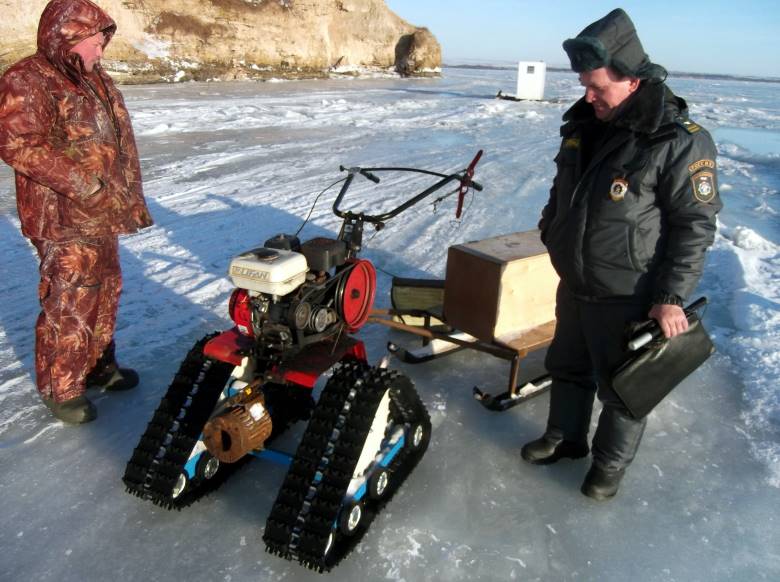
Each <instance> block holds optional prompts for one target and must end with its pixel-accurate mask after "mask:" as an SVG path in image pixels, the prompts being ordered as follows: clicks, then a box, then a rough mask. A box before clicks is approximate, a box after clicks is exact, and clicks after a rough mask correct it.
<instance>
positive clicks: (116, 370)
mask: <svg viewBox="0 0 780 582" xmlns="http://www.w3.org/2000/svg"><path fill="white" fill-rule="evenodd" d="M115 350H116V344H115V343H114V342H113V341H112V342H111V343H110V344H108V346H107V347H106V349H105V350H104V351H103V354H102V355H101V356H100V359H99V360H98V361H97V363H96V364H95V367H94V368H92V371H91V372H90V373H89V374H87V378H86V383H87V389H93V388H103V389H105V390H110V391H120V390H130V389H131V388H135V387H136V386H138V373H137V372H136V371H135V370H132V369H130V368H120V367H119V366H118V365H117V363H116V352H115Z"/></svg>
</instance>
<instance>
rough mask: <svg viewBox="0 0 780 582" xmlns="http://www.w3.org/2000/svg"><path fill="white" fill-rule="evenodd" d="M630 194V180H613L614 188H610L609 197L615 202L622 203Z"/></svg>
mask: <svg viewBox="0 0 780 582" xmlns="http://www.w3.org/2000/svg"><path fill="white" fill-rule="evenodd" d="M626 192H628V180H626V179H625V178H615V179H614V180H612V186H610V187H609V197H610V198H612V201H613V202H620V201H621V200H623V198H625V197H626Z"/></svg>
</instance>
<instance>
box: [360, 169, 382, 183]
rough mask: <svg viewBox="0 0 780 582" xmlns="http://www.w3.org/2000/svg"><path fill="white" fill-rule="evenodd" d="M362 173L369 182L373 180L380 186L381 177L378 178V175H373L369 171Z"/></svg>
mask: <svg viewBox="0 0 780 582" xmlns="http://www.w3.org/2000/svg"><path fill="white" fill-rule="evenodd" d="M360 173H361V174H363V175H364V176H365V177H366V178H368V179H369V180H371V181H372V182H373V183H374V184H379V177H378V176H376V174H372V173H371V172H369V171H368V170H360Z"/></svg>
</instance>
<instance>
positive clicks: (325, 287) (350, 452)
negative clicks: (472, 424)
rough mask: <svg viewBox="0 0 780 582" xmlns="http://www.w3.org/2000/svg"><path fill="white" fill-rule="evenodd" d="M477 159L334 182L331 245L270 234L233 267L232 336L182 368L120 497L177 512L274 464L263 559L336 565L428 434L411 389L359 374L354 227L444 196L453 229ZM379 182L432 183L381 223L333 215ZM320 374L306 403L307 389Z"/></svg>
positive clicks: (212, 339)
mask: <svg viewBox="0 0 780 582" xmlns="http://www.w3.org/2000/svg"><path fill="white" fill-rule="evenodd" d="M481 153H482V152H481V151H480V152H479V153H478V154H477V156H476V157H475V159H474V160H473V161H472V163H471V164H470V165H469V166H468V167H467V168H466V169H464V170H461V171H458V172H455V173H451V174H442V173H438V172H431V171H427V170H419V169H414V168H341V169H342V171H346V172H347V176H346V178H344V179H342V180H340V181H339V182H342V183H343V185H342V187H341V190H340V192H339V194H338V196H337V198H336V200H335V202H334V204H333V211H334V213H335V214H336V215H337V216H339V217H340V218H342V219H343V224H342V227H341V230H340V232H339V234H338V237H337V238H335V239H330V238H323V237H319V238H315V239H312V240H308V241H306V242H304V243H301V242H300V241H299V239H298V237H297V236H295V235H286V234H281V235H277V236H275V237H272V238H271V239H269V240H268V241H266V243H265V244H264V245H263V246H262V247H259V248H255V249H252V250H250V251H248V252H246V253H243V254H241V255H239V256H238V257H235V258H234V259H233V260H232V261H231V263H230V267H229V275H230V277H231V279H232V281H233V283H234V284H235V285H236V289H235V291H234V292H233V293H232V295H231V298H230V302H229V312H230V317H231V319H232V320H233V322H234V323H235V326H234V327H233V328H231V329H230V330H228V331H225V332H222V333H215V334H212V335H209V336H206V337H205V338H203V339H201V340H200V341H198V342H197V343H196V344H195V345H194V347H193V348H192V349H191V350H190V352H189V353H188V354H187V356H186V358H185V359H184V361H183V362H182V364H181V367H180V368H179V371H178V372H177V373H176V375H175V377H174V379H173V382H172V383H171V385H170V387H169V388H168V391H167V393H166V394H165V396H164V397H163V398H162V401H161V402H160V405H159V407H158V408H157V410H156V411H155V413H154V416H153V418H152V419H151V421H150V422H149V425H148V426H147V428H146V431H145V432H144V434H143V436H142V437H141V440H140V442H139V444H138V446H137V447H136V449H135V451H134V452H133V455H132V458H131V459H130V461H129V462H128V464H127V468H126V471H125V474H124V478H123V480H124V482H125V484H126V486H127V489H128V491H129V492H131V493H133V494H135V495H137V496H139V497H142V498H144V499H148V500H150V501H152V502H154V503H156V504H157V505H160V506H163V507H166V508H177V509H179V508H182V507H185V506H187V505H189V504H191V503H192V502H193V501H195V500H197V499H198V498H200V497H202V496H203V495H204V494H206V493H208V492H210V491H212V490H213V489H215V488H216V487H217V486H219V485H220V484H221V483H222V482H224V481H225V479H227V478H228V477H229V476H230V475H231V474H232V473H233V472H234V471H235V470H236V469H237V468H238V467H239V466H241V465H242V464H243V463H245V462H246V461H248V460H249V459H251V458H253V457H260V458H265V459H270V460H275V461H279V462H282V463H285V464H288V465H289V470H288V472H287V475H286V477H285V479H284V482H283V483H282V485H281V488H280V489H279V493H278V495H277V498H276V502H275V503H274V505H273V507H272V509H271V513H270V515H269V517H268V519H267V522H266V527H265V532H264V535H263V540H264V541H265V544H266V549H267V550H268V551H270V552H272V553H274V554H277V555H279V556H282V557H284V558H287V559H291V560H297V561H299V562H301V563H302V564H304V565H306V566H308V567H310V568H312V569H315V570H318V571H326V570H329V569H330V568H332V567H333V566H334V565H335V564H336V563H337V562H338V561H339V560H340V559H341V558H342V557H343V556H344V555H346V554H347V553H348V552H349V551H350V550H351V549H352V548H353V547H354V546H355V544H356V543H357V542H358V541H359V539H360V538H361V536H362V535H363V533H364V532H365V531H366V529H367V528H368V526H369V524H370V522H371V520H372V519H373V516H374V515H375V514H376V513H377V512H378V511H379V510H380V509H381V508H382V506H383V505H384V504H385V503H386V502H387V501H388V500H389V499H390V497H391V496H392V495H393V493H394V492H395V491H396V490H397V489H398V488H399V486H400V485H401V484H402V483H403V481H404V480H405V479H406V478H407V476H408V475H409V473H410V472H411V470H412V469H413V468H414V466H415V465H416V464H417V462H418V461H419V460H420V458H421V457H422V455H423V453H424V452H425V450H426V448H427V446H428V441H429V439H430V431H431V424H430V419H429V416H428V413H427V411H426V409H425V406H424V405H423V403H422V401H421V400H420V398H419V396H418V394H417V392H416V390H415V388H414V385H413V384H412V382H411V381H410V380H409V379H408V378H406V377H404V376H403V375H401V374H399V373H398V372H395V371H391V370H389V369H387V368H386V365H379V366H371V365H370V364H369V363H368V359H367V356H366V350H365V347H364V345H363V343H362V342H361V341H360V340H359V339H356V338H355V337H353V336H352V334H354V333H355V332H357V331H358V330H359V329H360V328H361V327H362V326H363V324H364V323H366V320H367V319H368V317H369V313H370V311H371V307H372V305H373V302H374V296H375V291H376V271H375V269H374V266H373V265H372V264H371V262H370V261H368V260H365V259H361V258H358V254H359V252H360V250H361V247H362V235H363V227H364V225H365V224H366V223H368V224H373V225H374V226H375V227H376V228H377V229H379V228H381V227H383V226H384V224H385V222H386V221H387V220H389V219H391V218H393V217H394V216H396V215H398V214H400V213H401V212H403V211H404V210H406V209H407V208H409V207H410V206H412V205H414V204H416V203H417V202H419V201H420V200H422V199H423V198H426V197H427V196H429V195H431V194H432V193H434V192H436V191H438V190H440V189H441V188H443V187H445V186H447V185H448V184H453V183H456V184H457V187H456V188H455V190H453V191H452V192H450V194H454V193H458V194H459V200H458V215H459V214H460V212H461V209H462V203H463V196H464V195H465V193H466V192H467V191H468V189H469V188H474V189H478V190H481V186H479V184H477V183H476V182H474V181H473V180H472V177H473V173H474V167H475V166H476V163H477V161H478V160H479V157H480V155H481ZM390 171H394V172H399V171H400V172H418V173H422V174H425V175H429V176H433V177H435V178H437V180H436V182H435V183H434V184H433V185H432V186H430V187H429V188H427V189H425V190H424V191H422V192H420V193H419V194H417V195H416V196H414V197H412V198H411V199H409V200H407V201H406V202H404V203H403V204H401V205H400V206H398V207H397V208H395V209H394V210H392V211H389V212H386V213H383V214H379V215H369V214H365V213H362V212H361V213H355V212H351V211H343V210H341V209H340V204H341V202H342V200H343V198H344V195H345V193H346V192H347V190H348V188H349V187H350V185H351V184H352V182H353V180H354V179H355V177H356V176H358V175H362V176H364V177H365V178H368V179H370V180H372V181H373V182H375V183H378V182H379V178H378V177H377V176H376V173H381V172H390ZM339 182H336V183H335V184H333V185H332V186H334V185H336V184H338V183H339ZM326 190H327V189H326ZM448 195H449V194H447V195H445V196H442V197H441V198H440V199H439V200H441V199H443V198H445V197H446V196H448ZM331 369H333V372H332V375H331V376H330V377H329V379H328V380H327V382H326V383H325V385H324V387H323V388H322V390H321V393H320V395H319V398H318V400H317V402H316V403H315V401H314V398H313V395H312V393H313V388H314V386H315V383H316V382H317V380H318V379H319V378H320V377H321V376H323V375H324V374H326V373H327V372H328V371H330V370H331ZM300 420H308V425H307V426H306V428H305V430H304V431H303V435H302V437H301V440H300V442H299V444H298V447H297V450H296V451H295V453H294V454H293V455H290V454H287V453H284V452H280V451H274V450H272V449H270V448H269V447H268V445H269V444H270V443H271V442H272V441H273V440H274V439H275V438H276V437H277V436H279V435H280V434H281V433H282V432H284V431H285V429H287V428H288V427H289V426H290V425H291V424H292V423H294V422H296V421H300Z"/></svg>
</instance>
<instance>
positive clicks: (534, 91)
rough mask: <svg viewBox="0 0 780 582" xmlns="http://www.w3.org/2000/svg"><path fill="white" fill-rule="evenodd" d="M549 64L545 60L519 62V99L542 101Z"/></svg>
mask: <svg viewBox="0 0 780 582" xmlns="http://www.w3.org/2000/svg"><path fill="white" fill-rule="evenodd" d="M546 76H547V65H546V64H545V63H544V62H543V61H520V62H519V63H518V64H517V94H516V95H515V98H517V99H530V100H532V101H541V100H542V99H544V82H545V77H546Z"/></svg>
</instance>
